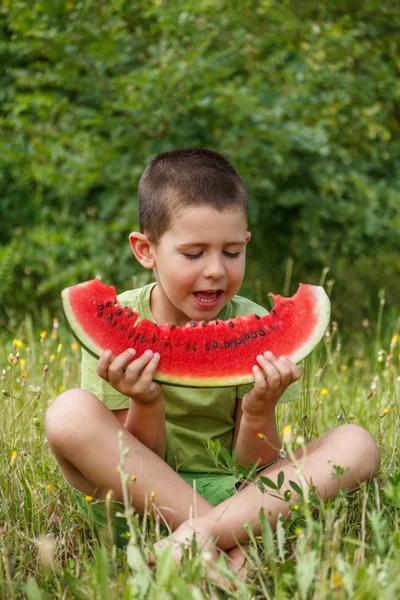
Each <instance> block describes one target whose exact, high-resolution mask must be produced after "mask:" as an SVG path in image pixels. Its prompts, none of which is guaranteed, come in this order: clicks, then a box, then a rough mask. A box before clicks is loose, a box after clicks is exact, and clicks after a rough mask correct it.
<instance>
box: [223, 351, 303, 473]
mask: <svg viewBox="0 0 400 600" xmlns="http://www.w3.org/2000/svg"><path fill="white" fill-rule="evenodd" d="M253 374H254V380H255V381H254V387H253V389H252V390H250V391H249V392H248V393H247V394H246V395H245V396H244V397H243V400H242V401H241V402H238V405H237V412H236V419H235V421H236V425H235V433H234V441H233V446H234V447H235V448H236V460H237V462H238V463H239V464H242V465H244V466H249V464H250V462H252V461H254V462H255V463H258V464H259V465H264V464H267V463H269V462H271V461H273V460H275V459H276V458H277V457H278V453H279V449H280V447H281V444H280V439H279V436H278V432H277V428H276V420H275V407H276V405H277V403H278V401H279V399H280V397H281V396H282V394H283V393H284V392H285V390H286V389H287V388H288V386H289V385H290V384H291V383H293V382H294V381H297V379H299V377H300V375H301V372H300V369H299V368H298V367H297V366H296V365H294V364H293V363H292V362H291V361H290V360H288V359H287V358H285V357H280V358H276V357H275V356H274V355H273V354H272V353H271V352H265V353H264V354H263V355H261V354H260V355H259V356H257V365H255V366H254V367H253ZM258 434H261V435H260V436H259V435H258Z"/></svg>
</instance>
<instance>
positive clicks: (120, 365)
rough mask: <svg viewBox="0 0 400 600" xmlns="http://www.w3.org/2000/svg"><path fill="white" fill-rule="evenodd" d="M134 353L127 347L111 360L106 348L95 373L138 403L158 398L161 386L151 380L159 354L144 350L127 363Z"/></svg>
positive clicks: (109, 352)
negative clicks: (140, 354)
mask: <svg viewBox="0 0 400 600" xmlns="http://www.w3.org/2000/svg"><path fill="white" fill-rule="evenodd" d="M134 355H135V350H134V349H133V348H129V349H128V350H126V351H125V352H122V354H120V355H119V356H117V357H115V358H114V359H113V360H111V351H110V350H106V351H105V352H103V354H102V355H101V357H100V358H99V362H98V363H97V369H96V370H97V374H98V375H99V377H101V378H102V379H104V381H107V382H108V383H109V384H110V385H111V386H112V387H113V388H114V389H115V390H117V392H120V393H121V394H123V395H124V396H128V397H129V398H132V400H134V401H135V402H138V403H139V404H146V403H151V402H155V401H156V400H160V399H161V398H162V387H161V385H160V384H159V383H156V382H155V381H153V377H154V373H155V371H156V369H157V365H158V362H159V360H160V355H159V354H158V353H157V352H156V353H155V354H153V352H152V351H151V350H146V352H144V353H143V354H142V356H140V357H139V358H137V359H136V360H133V361H132V362H131V363H129V361H130V360H131V359H132V357H133V356H134ZM128 363H129V364H128Z"/></svg>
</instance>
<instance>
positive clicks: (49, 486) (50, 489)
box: [46, 483, 53, 494]
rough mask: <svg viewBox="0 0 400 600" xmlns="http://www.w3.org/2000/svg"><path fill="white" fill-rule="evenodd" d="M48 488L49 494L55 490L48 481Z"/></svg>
mask: <svg viewBox="0 0 400 600" xmlns="http://www.w3.org/2000/svg"><path fill="white" fill-rule="evenodd" d="M46 490H47V491H48V492H49V494H51V492H52V491H53V487H52V485H51V483H48V484H47V485H46Z"/></svg>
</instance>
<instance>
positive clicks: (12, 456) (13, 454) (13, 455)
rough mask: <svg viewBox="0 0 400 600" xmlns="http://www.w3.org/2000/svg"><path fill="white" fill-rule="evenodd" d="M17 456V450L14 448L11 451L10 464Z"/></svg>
mask: <svg viewBox="0 0 400 600" xmlns="http://www.w3.org/2000/svg"><path fill="white" fill-rule="evenodd" d="M17 456H18V452H17V451H16V450H13V451H12V452H11V464H12V465H13V464H14V463H15V461H16V460H17Z"/></svg>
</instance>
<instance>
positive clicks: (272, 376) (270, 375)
mask: <svg viewBox="0 0 400 600" xmlns="http://www.w3.org/2000/svg"><path fill="white" fill-rule="evenodd" d="M271 360H273V361H276V360H277V359H276V358H275V357H273V358H271V359H268V358H266V357H265V355H262V354H259V355H258V356H257V362H258V364H259V365H260V367H261V369H262V370H263V372H264V375H265V377H266V378H267V381H268V388H269V389H272V388H274V389H277V388H279V387H280V385H281V375H280V372H279V371H278V370H277V369H276V368H275V362H271Z"/></svg>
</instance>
